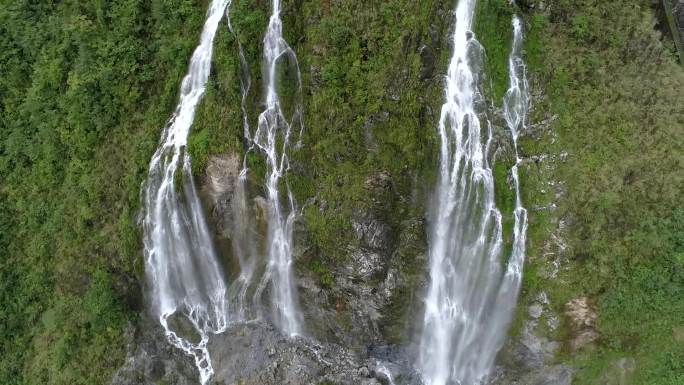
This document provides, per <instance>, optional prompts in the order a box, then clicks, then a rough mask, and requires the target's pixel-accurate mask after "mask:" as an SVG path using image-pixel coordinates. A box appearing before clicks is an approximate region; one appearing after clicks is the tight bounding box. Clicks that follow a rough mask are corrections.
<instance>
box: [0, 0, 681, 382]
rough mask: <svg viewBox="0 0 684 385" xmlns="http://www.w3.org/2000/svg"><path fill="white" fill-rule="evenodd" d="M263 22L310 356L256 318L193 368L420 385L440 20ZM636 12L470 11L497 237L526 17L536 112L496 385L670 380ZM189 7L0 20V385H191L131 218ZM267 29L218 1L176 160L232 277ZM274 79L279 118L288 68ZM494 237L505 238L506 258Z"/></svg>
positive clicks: (660, 64)
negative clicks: (279, 50) (521, 240)
mask: <svg viewBox="0 0 684 385" xmlns="http://www.w3.org/2000/svg"><path fill="white" fill-rule="evenodd" d="M283 3H284V4H283V13H282V18H283V25H284V34H285V37H286V39H287V40H288V42H290V43H291V45H292V48H293V50H294V51H295V52H296V54H297V56H298V59H299V69H300V71H301V75H302V95H301V96H302V105H303V106H304V111H303V117H304V129H303V131H302V134H301V137H299V136H298V137H297V138H296V139H297V142H298V143H297V145H296V146H293V147H292V149H291V154H290V155H291V159H290V160H291V164H290V169H289V170H288V172H287V174H286V176H285V178H284V182H287V183H288V184H289V186H290V187H291V189H292V191H293V193H294V197H295V198H296V201H297V202H298V210H299V212H300V215H299V216H298V217H297V220H296V225H295V234H294V240H295V253H294V259H295V277H296V287H297V290H298V293H299V296H300V301H301V308H302V310H303V312H304V321H305V328H306V330H307V331H308V333H310V336H309V337H314V338H296V339H287V338H283V337H282V336H280V335H279V333H277V332H276V331H275V330H274V329H273V327H272V326H270V325H269V324H268V323H267V322H256V323H251V324H247V325H239V326H235V327H233V328H230V329H229V330H228V331H227V332H226V333H224V334H222V335H219V336H216V338H215V339H214V340H213V341H212V344H211V346H210V350H211V353H212V357H214V360H215V361H214V366H215V369H216V376H215V378H214V381H215V382H216V383H217V384H221V385H223V384H233V383H243V384H252V383H253V384H260V385H268V384H273V385H275V384H293V385H295V384H310V383H317V382H319V383H321V384H332V383H353V384H359V383H365V384H369V385H370V384H377V383H382V384H387V383H390V379H389V377H387V374H386V371H387V370H389V371H390V372H391V373H395V374H396V376H395V377H396V378H394V379H392V380H393V381H395V382H396V383H397V384H414V383H417V381H418V379H417V377H416V374H415V372H413V362H414V361H413V359H414V353H415V352H414V351H413V350H412V349H413V348H414V345H413V342H414V341H416V339H415V337H416V334H417V332H418V330H417V328H418V327H419V325H420V320H421V317H422V308H421V307H422V306H423V305H422V300H421V299H422V296H423V294H424V290H425V285H426V282H427V276H426V266H427V256H426V250H427V239H426V215H425V213H426V205H427V203H428V201H429V199H430V193H431V191H432V189H433V186H434V184H435V170H436V167H437V164H438V163H437V162H438V159H437V156H438V147H439V139H438V137H437V134H436V127H437V122H438V119H439V114H440V106H441V105H442V103H443V98H444V92H443V86H444V84H443V79H444V76H445V73H446V65H447V61H448V57H449V53H450V49H451V47H450V41H449V31H450V30H451V28H452V27H453V26H452V23H453V7H454V1H451V0H449V1H446V0H431V1H408V0H387V1H382V2H373V1H360V0H321V1H301V0H284V1H283ZM655 3H660V2H653V1H647V0H640V1H635V2H632V3H630V4H629V5H625V4H624V2H619V1H591V0H582V1H575V0H572V1H570V0H556V1H532V0H528V1H518V6H511V5H510V4H509V2H508V0H480V1H479V2H478V9H477V12H476V14H477V16H476V19H477V22H476V23H475V28H474V29H475V31H474V32H475V34H476V37H477V38H478V40H480V41H481V42H482V43H483V45H484V46H485V48H486V50H487V73H488V76H489V78H488V81H489V82H490V83H491V87H489V88H487V89H486V90H485V92H486V93H487V97H488V99H489V101H490V102H491V103H490V105H488V106H487V113H488V114H489V116H490V117H491V118H492V123H493V124H494V128H495V135H496V136H497V141H496V142H497V143H496V144H497V146H498V151H497V161H496V164H495V166H494V173H495V179H496V181H495V182H496V196H497V198H496V199H497V206H498V207H499V208H500V209H501V210H502V212H503V213H504V214H506V215H508V216H510V215H509V214H510V213H511V211H512V208H513V204H514V191H513V190H512V184H511V177H510V175H509V173H508V170H509V169H510V166H511V162H512V154H511V152H510V146H509V144H507V143H506V139H505V137H506V135H505V126H504V123H503V122H502V120H501V118H500V114H501V97H502V93H503V92H504V91H505V89H506V87H507V83H506V82H507V73H506V71H507V55H508V52H509V49H510V33H511V31H510V28H511V25H510V20H511V16H512V14H513V13H517V14H519V15H521V16H522V17H523V20H524V30H525V50H524V51H525V52H524V59H525V61H526V62H527V64H528V76H529V78H530V86H531V92H532V111H531V112H530V117H529V125H528V127H527V130H526V131H525V132H522V133H521V135H522V136H521V138H520V152H521V154H520V155H521V157H522V158H523V162H522V164H521V165H520V178H521V188H522V199H523V202H524V204H525V206H526V207H527V208H528V209H529V221H530V228H529V234H528V235H529V236H528V246H527V250H528V258H527V264H526V266H525V273H524V283H523V289H522V293H521V297H520V300H519V306H518V310H517V314H516V318H515V320H514V322H513V324H512V326H511V331H510V338H509V340H508V341H507V343H506V345H505V346H504V348H503V349H502V351H501V353H500V355H499V359H498V361H497V368H496V369H495V378H494V379H493V381H494V382H495V383H497V384H501V385H503V384H539V385H542V384H549V385H551V384H569V383H571V382H572V381H574V382H573V383H575V384H596V383H608V384H621V385H625V384H635V385H636V384H649V385H652V384H679V383H683V382H684V378H682V373H683V372H684V368H683V367H682V362H684V348H683V346H684V345H682V325H681V322H682V321H681V320H682V319H684V308H682V306H684V301H682V300H681V298H682V296H684V287H683V284H682V282H684V277H683V274H684V258H683V257H682V255H684V254H683V253H684V249H683V247H684V235H683V234H682V226H683V223H684V210H683V209H682V205H681V198H682V194H681V191H684V184H683V181H682V173H681V171H680V170H681V165H682V160H683V159H682V153H684V151H682V146H681V140H678V139H679V138H681V137H682V136H683V135H684V132H682V127H684V121H683V120H682V119H683V115H682V113H681V111H682V109H683V108H684V106H682V100H684V99H682V93H681V92H682V91H681V90H682V89H684V74H683V71H682V69H681V67H679V66H677V64H676V62H675V58H674V55H673V52H674V50H673V42H672V41H671V40H668V39H667V38H663V37H662V36H660V34H659V33H658V32H657V31H656V30H654V26H655V25H656V22H657V21H656V20H655V18H654V14H655V12H654V8H653V7H654V4H655ZM205 7H206V4H196V3H195V2H191V1H181V0H175V1H151V2H136V1H127V2H121V3H120V4H119V3H117V4H115V5H112V4H101V3H99V2H93V3H92V4H91V3H90V2H84V1H75V2H70V1H64V2H59V4H48V3H45V4H42V5H37V4H33V3H31V2H22V3H20V2H17V3H16V4H14V5H12V6H11V7H3V9H1V10H0V17H1V19H0V20H2V21H3V22H2V23H0V25H2V27H1V28H2V31H3V35H5V33H4V32H7V34H6V36H9V37H10V38H9V39H3V40H2V41H0V44H1V47H2V48H3V49H2V51H3V52H4V53H3V56H0V63H1V65H2V67H0V68H1V69H2V70H3V71H2V73H3V76H2V79H0V103H1V104H2V114H3V115H2V119H1V120H0V123H1V124H2V126H0V127H1V128H2V130H0V140H1V142H0V180H2V181H3V185H2V186H1V187H0V198H1V200H0V230H1V231H0V257H2V258H3V265H2V268H1V270H0V272H1V273H2V276H1V277H0V278H1V279H0V281H1V282H2V285H1V290H2V291H1V293H0V294H1V295H2V297H1V298H2V303H3V308H2V312H0V313H2V317H3V318H2V321H3V328H2V329H0V338H1V339H2V349H1V350H0V353H2V355H3V362H2V365H0V382H1V383H7V384H34V383H35V384H38V383H40V384H88V385H92V384H100V383H108V382H109V381H110V380H111V379H112V373H113V372H116V373H115V375H114V377H113V380H112V382H113V383H114V384H185V383H187V384H192V383H196V381H197V373H196V369H195V368H194V367H193V363H192V362H191V360H189V359H188V357H185V356H184V355H183V354H182V353H181V352H179V351H177V350H175V349H173V348H172V347H170V346H169V345H168V344H167V343H166V340H165V338H164V336H162V335H161V333H160V331H159V329H158V326H157V323H156V321H155V320H149V319H148V317H147V316H146V312H145V310H144V301H142V300H140V298H143V292H144V286H145V284H144V282H143V279H142V278H141V277H142V276H143V274H142V262H141V256H140V250H141V243H140V234H139V233H138V231H137V229H138V227H137V225H136V215H137V213H138V211H139V203H138V201H139V188H140V183H141V182H142V181H143V179H144V178H145V174H146V168H145V166H146V165H147V162H148V161H149V156H150V154H151V152H152V151H153V148H154V146H155V143H156V141H157V139H158V132H159V128H160V127H162V126H163V124H164V119H166V118H167V117H168V116H169V112H170V109H171V108H172V106H173V104H174V99H175V98H176V97H177V90H178V85H179V83H180V78H181V76H182V74H183V71H184V70H185V66H186V65H187V58H188V57H189V56H190V54H191V50H192V48H193V47H194V45H195V44H196V42H197V39H198V34H199V28H200V25H201V19H202V15H204V8H205ZM269 7H270V1H266V0H234V1H233V3H232V4H231V8H230V12H229V13H230V19H231V25H232V31H231V30H229V28H228V27H227V25H226V24H225V22H222V23H221V25H220V27H219V28H220V29H219V32H218V34H217V37H216V40H215V45H214V47H215V48H214V57H213V65H212V73H211V76H210V80H209V83H208V85H207V91H206V95H205V97H204V99H203V101H202V103H201V105H200V106H199V109H198V111H197V116H196V120H195V123H194V125H193V127H192V132H191V137H190V139H189V144H188V149H187V150H188V151H189V152H190V154H191V155H192V159H193V171H194V174H195V179H196V181H197V183H198V185H199V186H200V190H201V195H202V198H203V202H204V204H205V208H206V214H207V217H208V218H209V220H210V224H211V228H212V230H213V233H214V234H213V235H214V239H215V243H216V246H217V249H218V251H219V254H220V256H221V258H222V263H223V265H224V266H225V269H226V275H227V277H228V280H229V281H230V280H231V279H233V278H234V276H235V275H236V274H237V272H236V271H235V265H236V263H235V258H236V256H234V255H233V252H232V241H233V239H234V237H235V233H234V230H233V226H234V224H235V223H236V221H237V219H238V218H236V217H235V214H234V212H233V210H232V204H233V202H234V200H235V196H234V194H235V187H236V182H235V181H236V178H237V175H238V173H239V171H240V169H241V168H242V166H243V161H246V163H247V165H248V166H249V168H250V173H249V180H248V190H249V199H248V201H247V202H248V204H249V210H250V211H251V212H252V213H253V215H254V217H256V218H263V217H264V213H263V201H264V197H265V195H266V194H265V193H264V191H263V179H264V173H265V172H266V171H265V165H264V163H263V160H262V159H261V158H260V157H259V156H256V155H255V154H254V153H253V152H252V153H249V154H246V143H245V142H244V140H243V130H244V120H243V118H246V122H247V124H248V125H249V126H250V127H254V126H255V125H256V121H257V116H258V113H259V112H260V111H261V109H262V104H263V98H264V95H263V93H264V90H263V89H262V87H261V83H262V76H263V72H262V68H261V63H262V57H261V52H262V48H263V47H262V44H263V43H262V39H263V34H264V31H265V30H266V24H267V22H268V15H269ZM241 53H242V55H243V57H244V62H241V60H240V54H241ZM18 59H20V60H18ZM23 64H26V65H23ZM281 70H282V71H281V73H280V75H281V79H282V82H281V84H280V85H279V87H280V88H279V90H280V92H281V94H282V95H283V99H284V100H285V108H286V109H287V108H290V106H291V101H292V100H291V99H292V98H293V97H294V96H293V95H295V94H296V92H295V91H294V90H293V87H294V84H295V82H294V81H293V76H294V70H293V68H291V67H284V68H282V69H281ZM247 81H249V84H250V87H249V89H248V90H247V92H246V93H245V94H244V95H243V92H242V90H243V88H241V85H242V86H244V85H245V84H247V83H246V82H247ZM241 106H243V107H244V109H243V108H241ZM260 225H261V226H262V225H263V223H261V224H260ZM261 231H263V229H261ZM511 231H512V230H511V224H510V223H504V236H505V238H506V239H507V242H508V244H507V247H510V238H511ZM126 355H127V356H126ZM88 362H95V364H93V365H92V366H90V365H87V364H86V363H88Z"/></svg>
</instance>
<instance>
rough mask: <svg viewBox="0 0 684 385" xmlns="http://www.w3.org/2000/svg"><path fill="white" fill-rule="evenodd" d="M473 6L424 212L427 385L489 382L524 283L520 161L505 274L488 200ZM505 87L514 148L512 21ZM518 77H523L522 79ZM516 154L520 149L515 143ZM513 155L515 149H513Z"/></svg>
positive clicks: (422, 360)
mask: <svg viewBox="0 0 684 385" xmlns="http://www.w3.org/2000/svg"><path fill="white" fill-rule="evenodd" d="M475 3H476V1H475V0H460V1H459V2H458V5H457V8H456V15H455V16H456V24H455V28H454V33H453V40H452V44H453V56H452V58H451V61H450V64H449V69H448V76H447V79H446V90H445V91H446V92H445V93H446V101H445V103H444V105H443V106H442V111H441V115H440V121H439V126H438V130H439V136H440V139H441V146H440V165H439V174H438V181H437V186H436V189H435V192H434V195H433V199H432V201H431V207H430V212H429V218H430V222H429V229H428V236H429V261H430V262H429V274H430V277H429V278H430V282H429V286H428V290H427V294H426V298H425V314H424V317H423V332H422V335H421V338H420V345H419V357H418V369H419V371H420V373H421V375H422V377H423V380H424V382H425V384H427V385H447V384H448V385H454V384H460V385H472V384H480V383H482V382H484V381H485V380H486V377H487V375H488V374H489V372H490V370H491V367H492V366H493V363H494V359H495V357H496V353H497V351H498V350H499V349H500V347H501V345H502V343H503V340H504V338H505V335H506V329H507V326H508V324H509V322H510V319H511V317H512V313H513V310H514V308H515V302H516V299H517V295H518V291H519V287H520V281H521V277H522V265H523V260H524V252H525V249H524V246H525V231H526V227H527V217H526V211H525V209H524V208H523V207H522V203H521V200H520V197H519V186H518V178H517V165H518V161H519V160H517V161H516V165H515V166H514V168H513V170H512V172H513V174H514V180H515V191H516V209H515V230H514V240H513V251H512V255H511V256H510V258H509V260H508V262H507V267H506V269H505V270H504V269H503V266H502V263H501V254H502V245H503V238H502V218H501V213H500V212H499V210H498V209H497V207H496V205H495V201H494V178H493V174H492V169H491V166H490V164H489V160H488V154H489V153H490V148H491V145H492V127H491V124H489V122H488V121H486V127H487V130H486V132H483V131H484V130H482V124H481V118H480V117H481V116H482V114H481V113H478V110H479V109H480V108H479V106H481V105H483V104H484V103H483V102H484V100H483V99H484V98H483V95H482V93H481V92H480V81H481V76H480V74H481V73H482V71H483V67H482V63H483V61H484V59H483V56H484V53H483V50H484V49H483V47H482V46H481V45H480V43H479V42H478V41H477V40H476V38H475V35H474V34H473V32H471V26H472V22H473V16H474V11H475ZM514 26H517V27H516V29H515V32H514V33H515V35H516V36H515V38H514V42H513V49H512V52H511V60H510V63H511V64H510V66H511V89H510V90H509V91H508V92H507V93H506V97H505V99H504V106H505V107H504V110H505V115H506V116H505V118H506V121H507V122H508V125H509V128H510V130H511V133H512V134H513V136H514V144H515V145H517V134H518V130H519V129H520V128H521V126H522V125H523V124H524V115H525V112H526V109H527V97H526V94H525V93H526V91H527V89H526V82H525V81H524V66H521V63H522V61H521V59H520V44H521V41H522V35H521V28H520V21H519V20H518V19H517V18H516V19H515V20H514ZM521 76H523V78H521ZM516 148H517V146H516ZM516 159H517V149H516Z"/></svg>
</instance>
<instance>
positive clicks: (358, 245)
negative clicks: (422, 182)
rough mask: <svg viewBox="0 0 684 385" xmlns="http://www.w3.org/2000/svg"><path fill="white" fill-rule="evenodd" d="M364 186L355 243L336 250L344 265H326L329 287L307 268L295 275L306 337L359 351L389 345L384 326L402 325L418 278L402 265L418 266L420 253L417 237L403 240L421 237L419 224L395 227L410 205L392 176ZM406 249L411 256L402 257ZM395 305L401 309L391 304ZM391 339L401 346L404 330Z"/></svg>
mask: <svg viewBox="0 0 684 385" xmlns="http://www.w3.org/2000/svg"><path fill="white" fill-rule="evenodd" d="M363 186H364V188H365V189H366V191H367V192H368V196H369V197H370V198H371V199H370V201H371V204H370V207H366V208H364V209H363V210H361V209H360V210H358V211H356V212H355V213H353V214H352V217H351V229H352V230H353V235H354V236H355V240H354V241H352V242H349V243H350V244H348V245H340V247H343V248H345V254H346V257H345V260H344V263H335V264H329V265H327V266H326V267H327V268H329V269H330V273H331V275H332V277H333V281H334V283H333V284H331V285H322V284H321V283H320V282H319V280H318V279H317V278H316V277H315V276H313V275H311V273H310V272H309V271H307V270H306V269H300V270H299V271H298V272H297V275H296V277H297V283H298V289H299V294H300V300H301V303H302V309H303V310H304V312H305V313H306V314H305V318H306V320H307V327H308V328H309V330H310V331H311V333H312V334H313V335H314V336H316V337H317V338H319V339H321V340H324V341H329V342H335V343H339V344H342V345H343V346H346V347H350V348H352V349H355V350H356V351H359V352H363V351H366V350H368V349H371V348H372V347H374V346H378V345H383V344H387V343H388V338H387V332H386V330H384V327H385V325H387V324H391V325H392V327H395V328H396V329H397V331H398V330H399V329H401V328H403V323H401V322H402V321H403V319H404V318H405V317H406V315H407V314H406V313H407V310H408V308H410V306H412V305H411V304H412V303H413V301H414V297H413V294H414V293H416V292H417V290H414V289H416V287H417V284H416V281H417V280H416V279H414V278H415V277H416V276H418V275H420V274H419V273H417V272H416V271H415V270H417V269H415V268H414V267H413V266H412V265H409V263H408V262H407V261H413V262H412V263H417V264H420V265H421V266H423V265H424V261H423V260H422V259H420V258H419V257H418V255H419V254H421V253H423V252H424V248H425V245H424V243H423V242H422V241H423V240H422V238H421V237H418V238H417V239H414V238H412V237H411V236H409V235H407V234H408V233H412V232H420V233H423V232H424V228H423V227H422V226H423V222H421V221H420V220H413V222H411V221H409V220H405V221H404V222H405V223H404V222H402V223H399V224H397V221H396V218H397V217H399V216H400V215H398V214H397V211H399V210H402V209H403V208H404V207H406V206H408V205H412V204H414V203H413V202H412V201H411V198H410V197H406V196H401V195H400V194H399V193H397V192H396V191H395V187H394V180H393V177H392V176H391V175H390V174H389V173H387V172H383V171H380V172H376V173H374V174H372V175H369V176H368V177H367V178H366V180H365V182H364V185H363ZM405 216H408V217H410V215H407V214H403V215H401V218H403V217H405ZM401 218H400V219H401ZM408 222H411V223H412V225H409V224H407V223H408ZM414 222H415V223H414ZM303 238H305V237H300V238H299V239H303ZM408 248H411V250H410V252H406V249H408ZM402 293H409V294H402ZM399 302H400V303H401V305H402V306H398V305H397V304H396V303H399ZM395 305H396V306H395ZM397 325H399V326H397ZM395 334H397V335H399V334H401V335H402V336H403V339H404V340H405V341H402V342H407V340H408V339H409V338H410V335H409V333H403V330H402V331H401V332H397V333H395ZM393 342H397V341H393Z"/></svg>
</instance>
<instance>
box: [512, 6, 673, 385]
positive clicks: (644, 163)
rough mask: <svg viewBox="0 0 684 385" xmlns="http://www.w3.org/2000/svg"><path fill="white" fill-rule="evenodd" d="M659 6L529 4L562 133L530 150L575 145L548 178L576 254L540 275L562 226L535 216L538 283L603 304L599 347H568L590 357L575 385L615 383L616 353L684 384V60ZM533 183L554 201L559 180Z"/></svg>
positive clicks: (578, 360) (547, 111) (533, 192)
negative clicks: (547, 242) (548, 275)
mask: <svg viewBox="0 0 684 385" xmlns="http://www.w3.org/2000/svg"><path fill="white" fill-rule="evenodd" d="M651 5H652V4H651V2H649V1H635V2H630V3H629V4H625V3H622V2H618V1H609V2H606V1H592V0H584V1H567V0H564V1H555V2H553V4H552V5H551V6H550V7H549V8H548V9H546V10H545V11H539V10H537V11H536V12H531V13H530V14H529V15H527V16H528V17H527V26H528V29H529V36H528V41H527V49H528V52H527V53H528V62H529V65H530V68H531V73H532V77H533V86H534V87H536V88H537V89H542V90H545V91H546V93H547V94H546V97H545V98H544V99H543V100H538V101H537V103H538V105H537V106H535V111H536V114H535V116H534V117H533V119H532V121H533V122H540V121H542V120H543V119H545V118H553V119H554V120H553V123H552V125H551V127H552V129H553V133H547V134H546V135H542V136H541V137H536V138H533V139H529V140H526V141H525V142H524V144H523V149H524V150H525V152H526V153H527V154H529V155H532V154H543V153H546V154H554V153H555V154H560V153H563V152H566V153H567V158H563V161H561V162H559V163H558V164H557V165H556V167H555V171H553V172H552V173H551V174H550V175H548V176H547V177H548V178H549V179H551V180H556V181H562V186H563V188H562V190H563V193H562V198H561V199H560V205H559V206H560V207H559V212H558V213H557V214H558V215H559V216H560V217H562V218H564V219H565V224H566V225H567V231H566V232H564V236H565V238H566V242H567V243H568V247H569V249H568V250H567V254H568V256H569V257H570V260H569V261H567V262H566V266H565V268H564V269H561V271H560V273H559V276H558V277H556V278H553V279H539V280H537V279H538V278H539V277H536V276H534V275H535V271H536V270H540V269H541V265H542V264H544V263H547V264H548V262H549V261H548V260H545V259H544V257H543V256H542V255H541V253H542V242H539V241H540V240H541V239H544V238H548V237H549V234H550V232H551V231H553V229H554V226H551V225H550V222H549V221H547V220H545V219H544V216H543V215H542V216H541V217H540V216H538V217H537V221H536V223H533V226H534V227H536V229H537V230H538V231H537V232H536V233H535V230H534V229H533V230H532V231H533V232H532V234H531V235H532V245H533V247H532V250H531V253H532V255H533V258H534V257H536V258H537V259H536V260H533V263H532V265H531V266H530V267H531V269H532V271H531V272H530V273H531V274H529V275H528V279H527V283H528V284H530V285H531V286H534V287H536V288H537V289H544V290H547V291H549V292H550V294H551V295H552V301H554V302H555V303H556V304H557V310H558V311H559V312H561V313H562V312H563V311H564V309H563V307H562V306H563V304H565V303H566V302H567V301H568V300H570V299H572V298H576V297H579V296H588V297H589V298H590V299H591V300H592V301H595V304H596V306H597V310H598V316H599V319H598V325H597V327H598V332H599V334H600V338H599V340H598V341H597V342H596V344H595V345H596V346H595V348H594V349H593V350H592V349H585V350H584V351H581V352H579V353H577V354H576V353H573V352H571V351H570V350H567V351H566V352H565V357H564V358H563V360H568V361H570V362H572V363H573V364H576V365H577V367H578V368H579V372H578V374H577V378H576V383H578V384H593V383H601V381H605V378H604V376H606V373H610V370H611V365H613V363H614V362H615V360H616V359H619V358H630V359H634V360H635V363H636V369H635V371H634V373H632V374H630V375H629V376H630V377H632V378H631V380H632V381H634V382H633V383H635V384H649V385H651V384H680V383H682V382H684V364H683V363H684V345H683V344H682V342H681V341H677V340H676V339H675V337H674V334H675V330H676V329H677V328H681V326H682V320H683V319H684V211H683V206H682V199H683V198H684V196H683V195H682V192H683V191H684V174H682V172H681V170H682V162H683V161H684V148H683V146H682V141H681V140H679V139H676V138H681V137H682V136H683V135H684V115H683V114H682V109H683V107H684V105H683V103H682V100H683V99H682V90H684V71H682V68H681V67H680V66H678V65H677V63H676V57H675V51H674V49H673V47H672V41H668V40H663V39H662V38H661V37H660V34H659V32H657V31H655V30H654V26H655V25H656V20H655V19H654V16H653V14H654V12H653V9H652V8H650V7H651ZM554 135H557V136H554ZM558 159H560V158H558ZM542 162H543V161H542ZM531 174H534V172H531ZM528 182H529V183H528V185H527V186H526V194H527V199H528V202H531V203H532V204H544V203H547V204H548V201H549V194H551V195H553V191H549V189H548V186H545V185H544V184H543V183H540V182H535V181H534V180H533V179H530V180H528ZM542 182H543V180H542ZM545 190H546V194H543V193H541V192H543V191H545ZM547 219H548V218H547ZM540 227H545V228H543V229H540ZM539 230H541V231H539ZM527 289H528V291H533V290H532V287H528V288H527ZM564 333H566V334H565V335H564ZM569 334H570V333H569V332H568V331H567V330H562V331H561V332H560V335H559V337H560V338H564V337H570V335H569ZM608 375H609V376H610V374H608ZM613 375H615V374H613Z"/></svg>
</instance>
